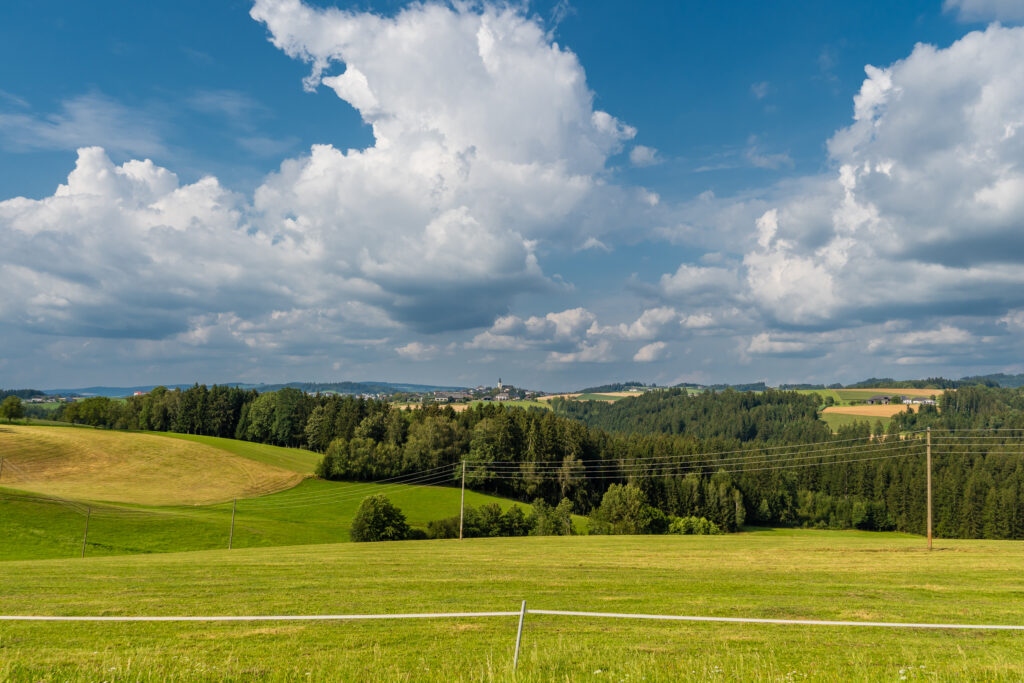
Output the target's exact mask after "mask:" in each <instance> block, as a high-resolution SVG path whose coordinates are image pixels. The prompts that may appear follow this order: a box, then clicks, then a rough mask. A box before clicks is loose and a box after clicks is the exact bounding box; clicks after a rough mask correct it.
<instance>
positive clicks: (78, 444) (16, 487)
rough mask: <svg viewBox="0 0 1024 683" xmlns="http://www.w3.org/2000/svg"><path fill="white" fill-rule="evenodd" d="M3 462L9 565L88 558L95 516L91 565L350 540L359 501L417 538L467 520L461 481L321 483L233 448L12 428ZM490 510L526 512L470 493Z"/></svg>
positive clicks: (2, 432)
mask: <svg viewBox="0 0 1024 683" xmlns="http://www.w3.org/2000/svg"><path fill="white" fill-rule="evenodd" d="M0 455H3V457H4V463H5V464H4V466H3V471H2V472H0V560H11V559H32V558H57V557H73V556H76V555H79V554H81V552H82V546H83V540H85V539H84V531H85V525H86V519H87V518H88V525H89V528H88V539H87V542H86V544H85V554H86V555H89V556H92V555H119V554H128V553H152V552H174V551H186V550H208V549H213V548H225V547H227V544H228V539H229V537H230V538H231V541H232V545H233V547H235V548H243V547H253V546H258V547H269V546H281V545H301V544H311V543H338V542H347V541H348V540H349V539H348V529H349V526H350V524H351V521H352V518H353V516H354V515H355V512H356V509H357V508H358V506H359V503H360V502H361V501H362V500H363V498H365V497H367V496H370V495H374V494H378V493H380V494H384V495H387V496H388V497H389V498H390V499H391V501H392V502H393V503H394V504H395V505H397V506H398V507H399V508H401V509H402V511H403V512H404V513H405V514H406V516H407V518H408V521H409V524H410V525H411V526H413V527H417V528H424V527H426V525H427V523H428V522H430V521H431V520H435V519H441V518H445V517H451V516H452V515H456V514H458V511H459V499H460V491H459V489H458V488H457V487H456V485H455V484H456V483H457V482H454V481H453V482H452V485H451V486H415V485H404V484H390V483H383V484H374V483H366V482H360V483H351V482H333V481H323V480H319V479H313V478H310V476H311V473H312V471H313V469H314V468H315V466H316V463H317V462H318V461H319V459H320V456H319V455H318V454H316V453H312V452H309V451H303V450H301V449H295V448H280V447H277V446H268V445H264V444H255V443H249V442H246V441H235V440H232V439H218V438H215V437H206V436H191V435H184V434H166V435H161V434H152V433H134V432H115V431H106V430H94V429H87V428H74V427H39V426H31V427H26V426H19V425H12V426H6V425H5V426H2V427H0ZM235 499H237V500H235ZM98 501H101V502H98ZM487 503H498V504H499V505H501V506H502V507H503V508H507V507H509V506H511V505H513V504H516V503H515V501H511V500H508V499H504V498H497V497H494V496H488V495H484V494H481V493H477V492H475V491H467V492H466V504H467V505H472V506H480V505H484V504H487ZM521 505H522V507H523V508H524V511H526V512H529V510H530V506H529V505H526V504H521ZM233 512H234V515H233ZM232 516H234V518H235V522H234V529H233V531H232V522H231V520H232Z"/></svg>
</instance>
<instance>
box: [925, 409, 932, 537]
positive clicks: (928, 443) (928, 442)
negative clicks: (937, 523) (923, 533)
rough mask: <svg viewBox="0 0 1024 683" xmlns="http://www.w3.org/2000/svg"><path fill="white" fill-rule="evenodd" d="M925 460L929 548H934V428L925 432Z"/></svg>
mask: <svg viewBox="0 0 1024 683" xmlns="http://www.w3.org/2000/svg"><path fill="white" fill-rule="evenodd" d="M925 461H926V463H925V464H926V466H927V467H928V474H927V476H926V481H927V482H928V550H931V549H932V428H931V427H929V428H928V431H927V432H926V433H925Z"/></svg>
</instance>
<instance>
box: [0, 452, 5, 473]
mask: <svg viewBox="0 0 1024 683" xmlns="http://www.w3.org/2000/svg"><path fill="white" fill-rule="evenodd" d="M2 476H4V456H2V455H0V477H2Z"/></svg>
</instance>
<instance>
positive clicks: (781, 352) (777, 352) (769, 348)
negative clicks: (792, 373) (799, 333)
mask: <svg viewBox="0 0 1024 683" xmlns="http://www.w3.org/2000/svg"><path fill="white" fill-rule="evenodd" d="M809 348H811V345H810V344H808V343H807V342H802V341H792V340H780V339H774V338H772V336H771V335H770V334H769V333H767V332H762V333H761V334H757V335H754V338H753V339H751V340H750V343H749V344H748V345H747V353H750V354H757V355H769V356H786V355H803V354H804V353H805V352H806V351H807V350H808V349H809Z"/></svg>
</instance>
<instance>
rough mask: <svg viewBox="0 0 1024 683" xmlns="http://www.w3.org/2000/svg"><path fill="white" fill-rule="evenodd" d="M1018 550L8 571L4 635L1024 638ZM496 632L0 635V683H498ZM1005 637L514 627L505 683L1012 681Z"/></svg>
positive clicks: (423, 556)
mask: <svg viewBox="0 0 1024 683" xmlns="http://www.w3.org/2000/svg"><path fill="white" fill-rule="evenodd" d="M1022 566H1024V543H1019V542H1008V541H1002V542H997V541H945V540H943V541H939V542H938V543H937V545H936V551H935V552H932V553H928V552H927V551H926V550H925V547H924V543H923V540H922V539H920V538H916V537H909V536H903V535H896V534H871V533H864V532H817V531H786V532H773V531H765V532H755V533H743V534H733V535H728V536H717V537H665V536H660V537H599V536H589V537H557V538H550V537H549V538H521V539H469V540H466V541H461V542H460V541H417V542H401V543H387V544H348V545H337V546H316V547H312V546H307V547H291V548H277V549H248V550H233V551H230V552H228V551H215V552H201V553H182V554H168V555H157V556H136V557H118V558H95V559H86V560H60V561H42V562H39V561H37V562H13V563H8V564H6V565H5V566H4V569H5V571H4V572H2V573H0V611H2V612H3V613H5V614H65V615H85V614H106V615H129V614H148V615H174V614H177V615H198V614H234V615H245V614H249V615H252V614H330V613H335V614H336V613H400V612H402V613H404V612H433V611H441V612H451V611H484V610H486V611H490V610H495V611H514V610H516V609H517V608H518V606H519V603H520V601H521V600H523V599H525V600H527V606H528V607H532V608H535V609H569V610H580V611H618V612H631V613H656V614H689V615H717V616H729V617H741V616H754V617H770V618H771V617H776V618H811V619H835V620H871V621H876V620H877V621H911V622H947V623H954V622H956V623H1004V624H1019V623H1024V605H1022V602H1021V599H1020V596H1021V595H1022V594H1024V575H1022V573H1021V572H1020V568H1021V567H1022ZM515 629H516V619H515V618H505V617H502V618H493V619H461V620H443V621H442V620H437V621H401V622H398V621H391V622H336V623H301V622H300V623H296V622H292V623H288V622H265V623H252V622H249V623H227V624H209V623H184V624H183V623H176V624H175V623H167V624H163V623H146V624H116V623H111V624H95V623H14V622H0V679H4V680H25V681H28V680H32V681H37V680H62V681H63V680H107V681H122V680H133V681H134V680H189V681H191V680H252V679H259V680H403V681H404V680H445V681H447V680H511V679H513V676H512V675H511V672H510V668H511V659H512V650H513V645H514V637H515ZM1022 638H1024V634H1021V633H1014V632H980V631H966V632H958V631H929V630H920V629H910V630H898V631H897V630H888V629H877V628H845V629H844V628H839V627H812V626H780V625H761V624H714V623H705V624H699V623H658V622H641V621H632V620H600V619H582V618H573V617H544V616H539V615H529V616H528V617H527V620H526V627H525V629H524V635H523V653H522V655H521V661H520V665H519V667H520V670H519V672H518V676H517V677H515V680H520V681H540V680H544V681H547V680H562V681H575V680H594V681H607V680H614V681H636V680H646V681H677V680H713V681H725V680H743V681H746V680H773V681H779V680H828V681H846V680H886V681H898V680H986V681H987V680H1021V678H1022V676H1024V659H1022V658H1021V657H1020V651H1021V646H1022V644H1024V639H1022Z"/></svg>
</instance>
